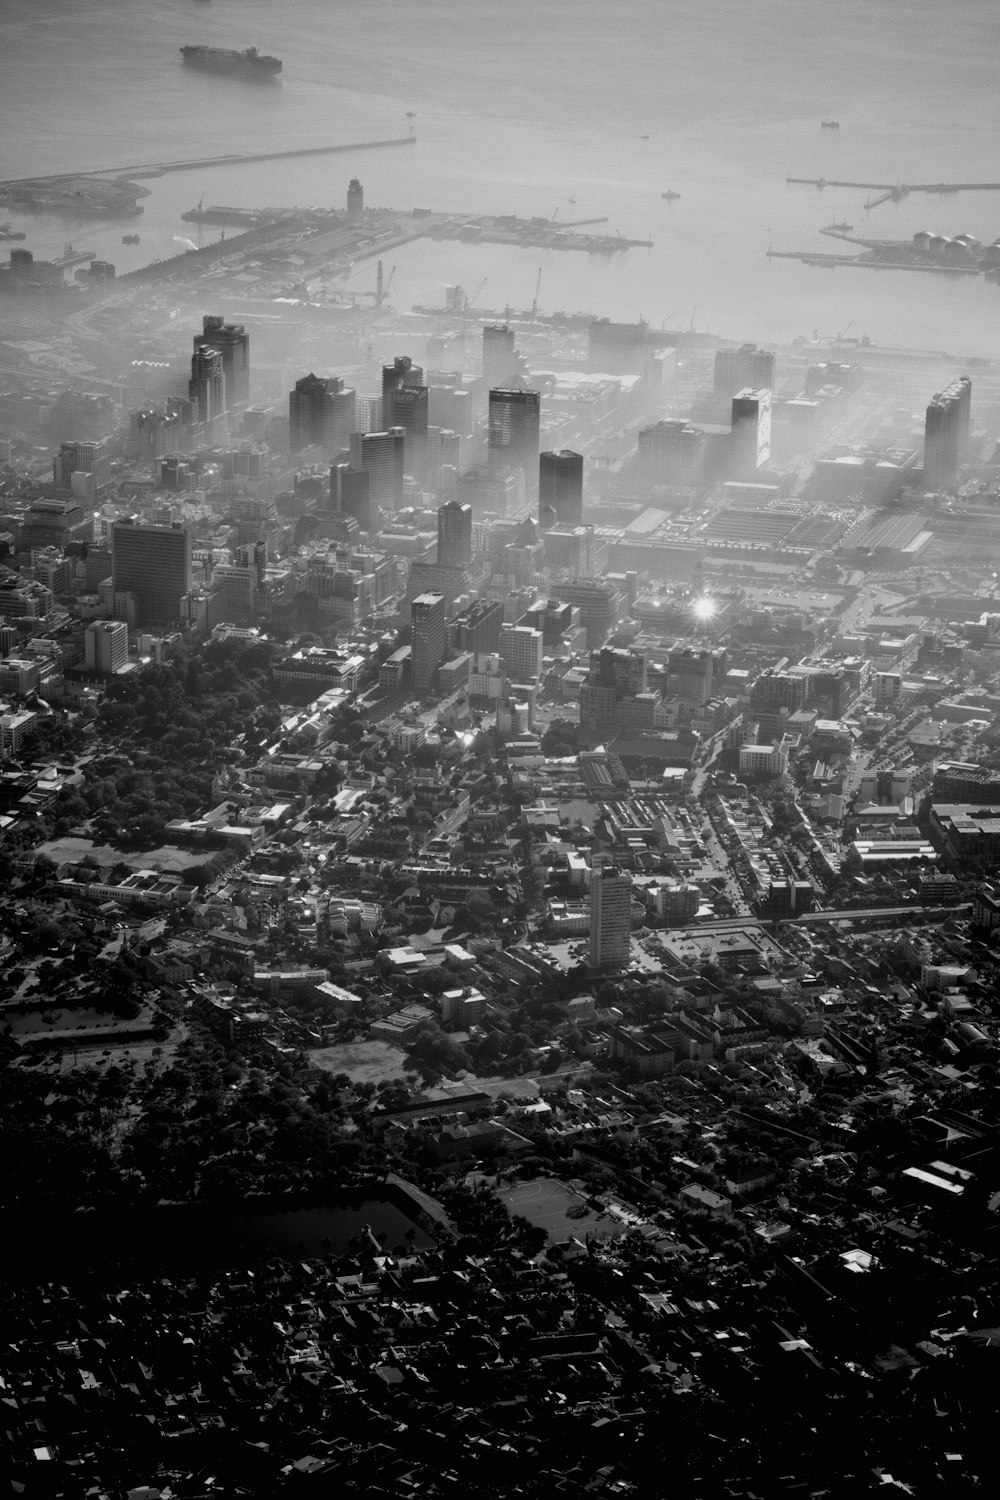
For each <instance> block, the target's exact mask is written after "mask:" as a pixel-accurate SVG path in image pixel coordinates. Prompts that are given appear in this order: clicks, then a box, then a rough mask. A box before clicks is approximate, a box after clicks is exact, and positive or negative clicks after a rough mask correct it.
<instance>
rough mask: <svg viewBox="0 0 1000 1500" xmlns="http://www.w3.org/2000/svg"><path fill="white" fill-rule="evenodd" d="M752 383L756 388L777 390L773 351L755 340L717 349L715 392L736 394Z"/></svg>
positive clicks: (717, 394) (727, 394) (717, 393)
mask: <svg viewBox="0 0 1000 1500" xmlns="http://www.w3.org/2000/svg"><path fill="white" fill-rule="evenodd" d="M747 386H751V387H752V388H753V389H754V390H765V389H766V390H769V391H773V390H774V355H773V353H771V351H770V350H769V349H758V348H757V345H756V344H741V345H740V347H739V348H738V349H717V350H716V353H715V380H714V385H713V389H714V391H715V394H716V396H735V395H736V392H737V391H742V390H745V389H746V387H747Z"/></svg>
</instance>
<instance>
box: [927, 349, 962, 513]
mask: <svg viewBox="0 0 1000 1500" xmlns="http://www.w3.org/2000/svg"><path fill="white" fill-rule="evenodd" d="M971 416H972V381H971V380H970V379H969V377H968V375H960V376H959V378H958V379H957V380H953V381H952V383H951V385H949V386H947V387H946V388H945V389H944V390H943V391H939V392H938V394H937V395H936V396H934V397H933V399H932V400H931V403H930V405H929V406H928V408H927V415H926V418H925V420H924V486H925V488H926V489H945V488H947V486H948V485H952V484H954V482H955V480H956V479H957V478H958V471H959V469H960V468H961V466H962V461H963V459H964V458H965V450H966V446H967V445H968V441H969V427H970V425H971Z"/></svg>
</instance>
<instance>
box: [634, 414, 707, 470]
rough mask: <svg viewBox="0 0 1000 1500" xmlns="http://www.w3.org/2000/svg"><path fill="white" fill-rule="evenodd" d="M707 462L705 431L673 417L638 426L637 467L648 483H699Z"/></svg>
mask: <svg viewBox="0 0 1000 1500" xmlns="http://www.w3.org/2000/svg"><path fill="white" fill-rule="evenodd" d="M704 466H705V434H704V432H703V431H702V430H701V428H700V427H694V426H692V424H691V423H690V422H685V421H684V420H683V419H681V418H678V417H674V418H671V419H670V420H669V421H665V422H657V423H655V424H654V425H653V426H652V427H642V428H640V429H639V438H638V468H639V475H640V477H641V479H642V481H643V482H644V483H645V484H664V485H681V486H684V485H692V484H698V483H699V482H700V480H701V477H702V471H703V469H704Z"/></svg>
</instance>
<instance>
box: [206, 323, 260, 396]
mask: <svg viewBox="0 0 1000 1500" xmlns="http://www.w3.org/2000/svg"><path fill="white" fill-rule="evenodd" d="M194 349H195V353H196V354H197V352H198V350H199V349H218V351H219V353H220V354H221V355H222V372H223V374H224V375H225V377H226V406H227V408H228V409H229V410H230V411H234V410H236V409H237V408H239V409H241V410H242V408H243V407H245V406H246V405H247V404H248V403H249V400H250V335H249V334H248V333H247V331H246V329H245V328H244V327H243V324H242V323H227V322H226V321H225V319H224V318H222V317H220V316H218V315H216V314H212V315H210V316H206V317H204V318H202V331H201V333H196V334H195V336H194Z"/></svg>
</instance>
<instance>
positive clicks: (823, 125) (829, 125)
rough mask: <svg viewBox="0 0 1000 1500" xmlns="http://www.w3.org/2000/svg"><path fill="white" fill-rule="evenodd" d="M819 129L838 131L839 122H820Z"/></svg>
mask: <svg viewBox="0 0 1000 1500" xmlns="http://www.w3.org/2000/svg"><path fill="white" fill-rule="evenodd" d="M819 128H820V130H839V129H840V121H839V120H820V122H819Z"/></svg>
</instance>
